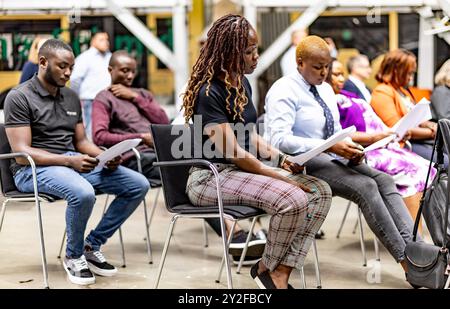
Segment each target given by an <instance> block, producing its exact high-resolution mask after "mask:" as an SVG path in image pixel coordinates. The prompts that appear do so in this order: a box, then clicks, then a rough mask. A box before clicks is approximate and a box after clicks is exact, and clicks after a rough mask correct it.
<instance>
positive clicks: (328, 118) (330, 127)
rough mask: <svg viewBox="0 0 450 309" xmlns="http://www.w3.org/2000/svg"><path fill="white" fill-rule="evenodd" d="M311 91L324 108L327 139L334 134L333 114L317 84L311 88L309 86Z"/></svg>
mask: <svg viewBox="0 0 450 309" xmlns="http://www.w3.org/2000/svg"><path fill="white" fill-rule="evenodd" d="M309 91H311V92H312V94H313V95H314V98H315V99H316V101H317V102H318V103H319V105H320V106H321V107H322V109H323V114H324V116H325V139H327V138H329V137H330V136H331V135H333V134H334V120H333V114H331V110H330V108H329V107H328V105H327V104H326V103H325V101H324V100H323V99H322V98H321V97H320V95H319V92H317V88H316V86H314V85H312V86H311V88H309Z"/></svg>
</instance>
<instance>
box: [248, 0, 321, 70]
mask: <svg viewBox="0 0 450 309" xmlns="http://www.w3.org/2000/svg"><path fill="white" fill-rule="evenodd" d="M328 1H329V0H317V1H316V3H315V4H314V5H312V6H310V7H308V8H307V9H306V11H305V12H303V14H302V15H300V17H299V18H297V20H295V21H294V22H293V23H292V24H291V25H290V26H289V27H288V28H287V29H286V30H284V31H283V33H282V34H281V35H280V36H279V37H278V38H277V39H276V40H275V41H274V42H273V43H272V44H271V45H270V46H269V48H267V50H266V51H265V52H264V53H263V54H262V55H261V56H260V57H259V61H258V67H257V68H256V70H255V72H254V73H253V75H252V77H258V76H259V75H261V74H262V73H263V72H264V71H265V70H267V68H268V67H269V66H270V65H271V64H272V63H273V62H274V61H275V60H276V59H277V58H278V57H280V55H281V54H282V53H283V52H284V51H285V50H286V49H287V48H288V47H289V45H290V44H291V33H292V31H294V30H296V29H305V28H308V27H309V26H310V25H311V24H312V23H313V22H314V21H315V20H316V19H317V18H318V17H319V16H320V14H322V12H323V11H325V10H326V8H327V5H328Z"/></svg>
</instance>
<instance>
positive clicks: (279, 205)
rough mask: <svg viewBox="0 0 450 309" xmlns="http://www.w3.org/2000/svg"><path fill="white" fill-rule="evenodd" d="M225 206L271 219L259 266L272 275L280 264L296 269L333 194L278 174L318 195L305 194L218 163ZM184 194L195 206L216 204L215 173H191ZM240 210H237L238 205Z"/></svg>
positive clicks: (305, 179) (304, 179)
mask: <svg viewBox="0 0 450 309" xmlns="http://www.w3.org/2000/svg"><path fill="white" fill-rule="evenodd" d="M216 167H217V168H218V171H219V178H220V181H219V183H220V188H221V190H222V198H223V204H224V205H245V206H252V207H256V208H260V209H262V210H264V211H265V212H266V213H267V214H269V215H271V218H270V223H269V231H268V235H267V243H266V247H265V250H264V254H263V257H262V261H263V263H264V265H266V267H267V268H269V269H270V270H271V271H273V270H274V269H275V268H276V267H277V266H278V265H279V264H282V265H285V266H290V267H294V268H297V269H299V268H300V267H302V266H303V264H304V261H305V257H306V255H307V253H308V250H309V248H310V246H311V244H312V241H313V239H314V236H315V234H316V232H317V231H318V230H319V228H320V227H321V225H322V223H323V221H324V220H325V217H326V215H327V213H328V210H329V209H330V206H331V189H330V187H329V186H328V184H327V183H326V182H324V181H323V180H320V179H318V178H315V177H312V176H309V175H303V174H291V173H289V172H288V171H285V170H283V169H276V170H277V171H278V172H279V173H280V174H283V175H284V176H287V177H289V178H290V179H293V180H294V181H296V182H298V183H302V184H304V185H305V186H308V187H309V188H311V189H315V190H316V191H315V192H313V193H306V192H304V191H303V190H302V189H300V188H299V187H297V186H294V185H291V184H289V183H287V182H285V181H282V180H278V179H274V178H271V177H267V176H263V175H257V174H251V173H247V172H243V171H242V170H240V169H239V168H238V167H237V166H235V165H234V164H216ZM186 193H187V195H188V196H189V199H190V201H191V203H192V204H194V205H196V206H206V205H217V194H216V183H215V179H214V174H213V173H212V172H211V171H210V170H208V169H201V168H197V167H193V168H191V171H190V175H189V179H188V182H187V186H186ZM236 207H239V206H236Z"/></svg>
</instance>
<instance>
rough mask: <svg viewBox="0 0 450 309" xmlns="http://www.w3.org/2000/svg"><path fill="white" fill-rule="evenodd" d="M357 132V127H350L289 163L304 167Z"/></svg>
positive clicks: (291, 159)
mask: <svg viewBox="0 0 450 309" xmlns="http://www.w3.org/2000/svg"><path fill="white" fill-rule="evenodd" d="M354 132H356V128H355V126H351V127H348V128H346V129H343V130H341V131H339V132H337V133H335V134H333V135H332V136H330V137H329V138H328V139H327V140H325V141H323V143H322V144H320V145H319V146H316V147H315V148H313V149H311V150H310V151H308V152H305V153H302V154H300V155H298V156H294V157H289V158H288V159H289V161H291V162H294V163H297V164H300V165H303V164H305V163H306V162H307V161H309V160H310V159H312V158H314V157H316V156H318V155H319V154H321V153H322V152H324V151H325V150H327V149H328V148H330V147H331V146H333V145H335V144H336V143H338V142H340V141H342V140H343V139H344V138H346V137H348V136H350V135H351V134H352V133H354Z"/></svg>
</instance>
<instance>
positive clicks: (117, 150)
mask: <svg viewBox="0 0 450 309" xmlns="http://www.w3.org/2000/svg"><path fill="white" fill-rule="evenodd" d="M141 141H142V139H140V138H134V139H127V140H124V141H121V142H120V143H118V144H116V145H114V146H112V147H111V148H109V149H107V150H105V151H104V152H102V153H101V154H99V155H98V156H97V157H96V158H97V159H98V160H99V161H100V162H99V163H98V165H97V167H103V166H104V165H105V163H106V162H108V161H109V160H112V159H114V158H115V157H117V156H120V155H121V154H122V153H124V152H127V151H128V150H131V148H133V147H136V146H137V145H139V143H140V142H141Z"/></svg>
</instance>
